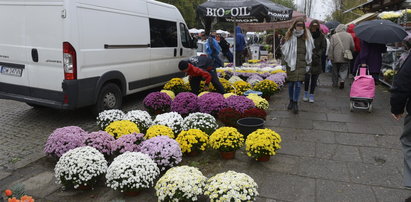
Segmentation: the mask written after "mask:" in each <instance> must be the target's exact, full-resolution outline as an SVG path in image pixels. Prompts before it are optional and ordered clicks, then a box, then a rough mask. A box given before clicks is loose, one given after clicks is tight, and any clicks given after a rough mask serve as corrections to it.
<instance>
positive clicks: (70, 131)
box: [44, 126, 87, 157]
mask: <svg viewBox="0 0 411 202" xmlns="http://www.w3.org/2000/svg"><path fill="white" fill-rule="evenodd" d="M86 134H87V132H86V131H84V130H83V129H81V128H80V127H77V126H67V127H63V128H57V129H56V130H54V131H53V133H51V134H50V136H49V137H48V139H47V142H46V145H45V146H44V152H45V153H46V154H47V155H51V156H55V157H61V156H62V155H63V154H64V153H66V152H67V151H69V150H70V149H74V148H77V147H80V146H82V145H83V141H84V137H85V135H86Z"/></svg>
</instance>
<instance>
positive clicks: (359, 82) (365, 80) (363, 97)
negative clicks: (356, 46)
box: [350, 67, 375, 112]
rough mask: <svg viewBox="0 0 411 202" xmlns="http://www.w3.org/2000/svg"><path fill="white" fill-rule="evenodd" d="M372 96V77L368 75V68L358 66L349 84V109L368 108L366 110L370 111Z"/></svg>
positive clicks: (373, 89) (373, 87) (373, 90)
mask: <svg viewBox="0 0 411 202" xmlns="http://www.w3.org/2000/svg"><path fill="white" fill-rule="evenodd" d="M358 72H359V74H358ZM374 96H375V83H374V78H373V77H372V76H371V75H370V73H369V70H368V68H361V67H359V68H358V69H357V73H356V75H355V77H354V81H353V83H352V85H351V91H350V101H351V104H350V111H354V109H365V110H368V112H372V101H373V99H374Z"/></svg>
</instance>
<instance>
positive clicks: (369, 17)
mask: <svg viewBox="0 0 411 202" xmlns="http://www.w3.org/2000/svg"><path fill="white" fill-rule="evenodd" d="M377 15H378V14H377V13H366V14H364V15H362V16H361V17H359V18H357V19H355V20H353V21H351V22H349V23H347V25H349V24H359V23H360V22H363V21H368V20H373V19H375V18H376V17H377Z"/></svg>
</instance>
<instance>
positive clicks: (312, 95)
mask: <svg viewBox="0 0 411 202" xmlns="http://www.w3.org/2000/svg"><path fill="white" fill-rule="evenodd" d="M309 102H310V103H314V94H310V99H309Z"/></svg>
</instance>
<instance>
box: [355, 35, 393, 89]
mask: <svg viewBox="0 0 411 202" xmlns="http://www.w3.org/2000/svg"><path fill="white" fill-rule="evenodd" d="M385 52H387V47H386V46H385V45H384V44H378V43H368V42H366V41H363V40H361V51H360V53H359V54H358V57H357V58H356V60H355V63H354V68H353V74H355V72H356V71H357V69H358V68H359V66H361V67H367V66H368V70H369V72H370V74H371V75H372V77H373V78H374V82H375V84H377V81H378V79H379V75H380V72H381V64H382V56H381V54H382V53H385Z"/></svg>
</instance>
